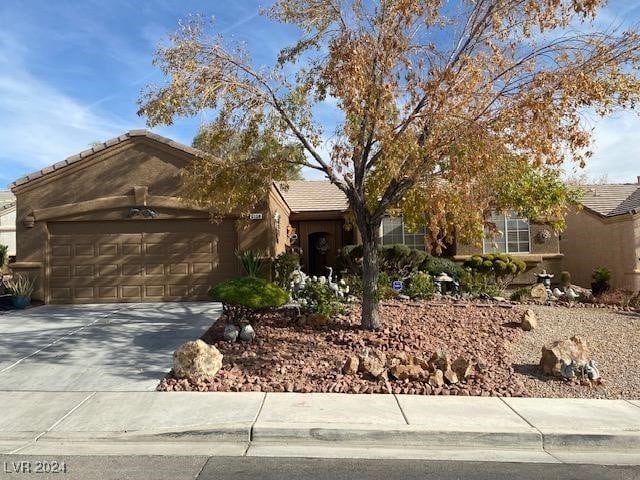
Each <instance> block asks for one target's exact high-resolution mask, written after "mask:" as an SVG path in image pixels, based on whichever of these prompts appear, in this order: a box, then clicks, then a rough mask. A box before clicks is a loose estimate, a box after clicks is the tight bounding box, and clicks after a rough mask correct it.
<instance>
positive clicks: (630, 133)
mask: <svg viewBox="0 0 640 480" xmlns="http://www.w3.org/2000/svg"><path fill="white" fill-rule="evenodd" d="M638 132H640V117H639V116H638V112H631V111H626V112H620V113H617V114H615V115H613V116H611V117H608V118H606V119H603V120H600V121H599V122H598V123H597V124H596V126H595V131H594V147H593V152H594V154H593V157H592V158H590V159H589V160H588V161H587V165H586V167H585V169H584V172H585V173H586V174H587V176H588V177H589V178H590V179H597V178H600V177H603V176H606V178H607V180H608V181H609V182H635V181H637V179H636V177H637V176H638V175H640V142H638Z"/></svg>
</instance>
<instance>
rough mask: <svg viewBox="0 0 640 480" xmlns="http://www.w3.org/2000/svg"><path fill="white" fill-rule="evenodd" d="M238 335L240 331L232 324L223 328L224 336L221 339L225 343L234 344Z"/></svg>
mask: <svg viewBox="0 0 640 480" xmlns="http://www.w3.org/2000/svg"><path fill="white" fill-rule="evenodd" d="M239 333H240V329H239V328H238V327H237V326H236V325H233V324H230V323H229V324H227V325H225V326H224V334H223V337H224V339H225V341H227V342H231V343H233V342H235V341H236V340H237V339H238V334H239Z"/></svg>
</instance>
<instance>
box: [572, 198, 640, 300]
mask: <svg viewBox="0 0 640 480" xmlns="http://www.w3.org/2000/svg"><path fill="white" fill-rule="evenodd" d="M560 247H561V249H562V252H563V253H564V259H563V263H562V265H563V269H564V270H567V271H569V272H570V273H571V277H572V281H573V283H575V284H577V285H581V286H584V287H589V286H590V284H591V274H592V272H593V269H594V268H596V267H600V266H602V267H606V268H608V269H609V270H610V271H611V286H612V287H613V288H617V289H625V290H633V291H637V290H640V260H638V259H639V258H640V215H634V216H631V215H619V216H616V217H611V218H603V217H600V216H598V215H596V214H594V213H591V212H590V211H588V210H586V209H582V210H580V211H572V212H571V213H570V214H569V215H568V216H567V228H566V230H565V232H564V233H563V234H562V236H561V241H560Z"/></svg>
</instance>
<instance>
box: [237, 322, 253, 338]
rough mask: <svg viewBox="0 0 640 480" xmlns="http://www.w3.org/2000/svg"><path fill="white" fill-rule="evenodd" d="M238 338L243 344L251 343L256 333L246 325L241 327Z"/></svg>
mask: <svg viewBox="0 0 640 480" xmlns="http://www.w3.org/2000/svg"><path fill="white" fill-rule="evenodd" d="M238 338H239V339H240V340H242V341H243V342H253V341H254V340H255V339H256V331H255V330H254V329H253V327H252V326H251V325H249V324H248V323H247V324H246V325H244V326H243V327H242V330H240V334H239V335H238Z"/></svg>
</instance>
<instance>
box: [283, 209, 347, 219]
mask: <svg viewBox="0 0 640 480" xmlns="http://www.w3.org/2000/svg"><path fill="white" fill-rule="evenodd" d="M346 215H347V212H340V211H318V212H291V215H290V221H291V222H304V221H311V220H319V221H322V220H343V219H345V218H346Z"/></svg>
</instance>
